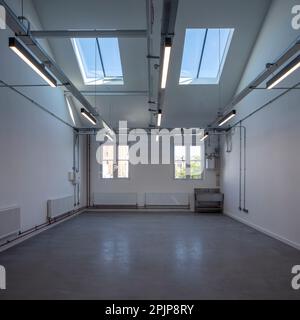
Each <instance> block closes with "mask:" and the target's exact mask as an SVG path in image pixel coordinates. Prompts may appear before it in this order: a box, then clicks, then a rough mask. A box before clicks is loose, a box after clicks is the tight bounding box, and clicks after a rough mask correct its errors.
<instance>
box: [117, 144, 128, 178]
mask: <svg viewBox="0 0 300 320" xmlns="http://www.w3.org/2000/svg"><path fill="white" fill-rule="evenodd" d="M128 176H129V150H128V146H119V157H118V178H128Z"/></svg>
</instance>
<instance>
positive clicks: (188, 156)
mask: <svg viewBox="0 0 300 320" xmlns="http://www.w3.org/2000/svg"><path fill="white" fill-rule="evenodd" d="M202 148H203V147H202V146H175V147H174V167H175V179H202V174H203V161H202V151H203V149H202Z"/></svg>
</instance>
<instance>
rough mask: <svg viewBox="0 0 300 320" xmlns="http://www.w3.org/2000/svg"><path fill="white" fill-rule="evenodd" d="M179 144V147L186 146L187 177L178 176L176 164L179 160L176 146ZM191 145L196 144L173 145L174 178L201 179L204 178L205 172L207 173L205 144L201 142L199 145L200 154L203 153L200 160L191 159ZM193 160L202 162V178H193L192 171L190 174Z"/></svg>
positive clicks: (180, 179) (181, 179) (185, 179)
mask: <svg viewBox="0 0 300 320" xmlns="http://www.w3.org/2000/svg"><path fill="white" fill-rule="evenodd" d="M177 146H179V147H185V160H184V161H185V171H186V175H185V178H176V167H175V164H176V162H179V160H178V161H176V160H175V148H176V147H177ZM191 147H195V145H194V144H189V145H175V144H174V146H173V178H174V180H176V181H200V180H203V179H204V174H205V150H204V148H205V144H204V143H201V145H199V147H200V154H201V159H200V160H191ZM191 162H200V163H201V164H202V168H203V170H202V172H201V177H200V178H196V179H194V178H191V175H190V172H189V174H188V171H189V169H190V168H191Z"/></svg>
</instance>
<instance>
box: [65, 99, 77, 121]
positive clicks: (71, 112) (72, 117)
mask: <svg viewBox="0 0 300 320" xmlns="http://www.w3.org/2000/svg"><path fill="white" fill-rule="evenodd" d="M66 101H67V106H68V109H69V113H70V117H71V119H72V121H73V124H74V125H75V126H76V122H75V118H74V114H73V110H72V107H71V104H70V101H69V98H68V97H66Z"/></svg>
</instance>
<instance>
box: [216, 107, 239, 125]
mask: <svg viewBox="0 0 300 320" xmlns="http://www.w3.org/2000/svg"><path fill="white" fill-rule="evenodd" d="M235 116H236V111H235V110H232V111H231V112H229V113H228V114H226V115H225V116H224V117H223V118H222V119H221V120H220V121H219V127H222V126H223V125H224V124H225V123H227V122H228V121H229V120H231V119H232V118H234V117H235Z"/></svg>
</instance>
